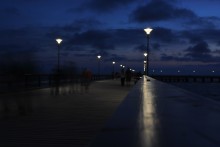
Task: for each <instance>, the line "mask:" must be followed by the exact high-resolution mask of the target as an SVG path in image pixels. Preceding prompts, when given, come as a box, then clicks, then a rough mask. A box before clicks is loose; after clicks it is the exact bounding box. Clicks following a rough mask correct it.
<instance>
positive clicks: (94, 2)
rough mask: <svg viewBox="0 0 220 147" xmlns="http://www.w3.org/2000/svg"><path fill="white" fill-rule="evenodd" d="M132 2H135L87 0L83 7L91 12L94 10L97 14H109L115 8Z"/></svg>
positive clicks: (126, 0)
mask: <svg viewBox="0 0 220 147" xmlns="http://www.w3.org/2000/svg"><path fill="white" fill-rule="evenodd" d="M134 1H135V0H111V1H105V0H88V1H87V2H86V3H85V4H84V7H85V8H86V9H88V8H90V9H91V10H94V11H97V12H109V11H111V10H114V9H115V8H118V7H120V6H125V5H127V4H130V3H132V2H134Z"/></svg>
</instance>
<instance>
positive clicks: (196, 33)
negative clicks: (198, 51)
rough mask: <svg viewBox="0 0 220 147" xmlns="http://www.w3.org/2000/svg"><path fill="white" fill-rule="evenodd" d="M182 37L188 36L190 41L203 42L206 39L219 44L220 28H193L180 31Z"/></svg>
mask: <svg viewBox="0 0 220 147" xmlns="http://www.w3.org/2000/svg"><path fill="white" fill-rule="evenodd" d="M180 34H181V35H180V37H181V38H186V39H188V40H189V42H190V43H193V44H194V43H198V42H202V41H203V40H204V39H206V40H208V41H211V42H214V43H216V44H218V42H219V36H220V30H219V29H215V28H210V29H209V28H208V29H191V30H185V31H181V32H180Z"/></svg>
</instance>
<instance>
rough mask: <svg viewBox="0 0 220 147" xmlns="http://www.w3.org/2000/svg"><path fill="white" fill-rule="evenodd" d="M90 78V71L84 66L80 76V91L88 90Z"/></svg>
mask: <svg viewBox="0 0 220 147" xmlns="http://www.w3.org/2000/svg"><path fill="white" fill-rule="evenodd" d="M91 80H92V72H91V71H90V70H88V69H87V68H85V69H84V70H83V72H82V78H81V92H88V91H89V86H90V83H91Z"/></svg>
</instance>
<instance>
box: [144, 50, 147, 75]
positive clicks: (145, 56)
mask: <svg viewBox="0 0 220 147" xmlns="http://www.w3.org/2000/svg"><path fill="white" fill-rule="evenodd" d="M146 62H147V53H144V75H146Z"/></svg>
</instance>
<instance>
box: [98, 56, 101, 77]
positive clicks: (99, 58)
mask: <svg viewBox="0 0 220 147" xmlns="http://www.w3.org/2000/svg"><path fill="white" fill-rule="evenodd" d="M101 57H102V56H100V55H98V56H97V59H98V74H99V76H100V60H101Z"/></svg>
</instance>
